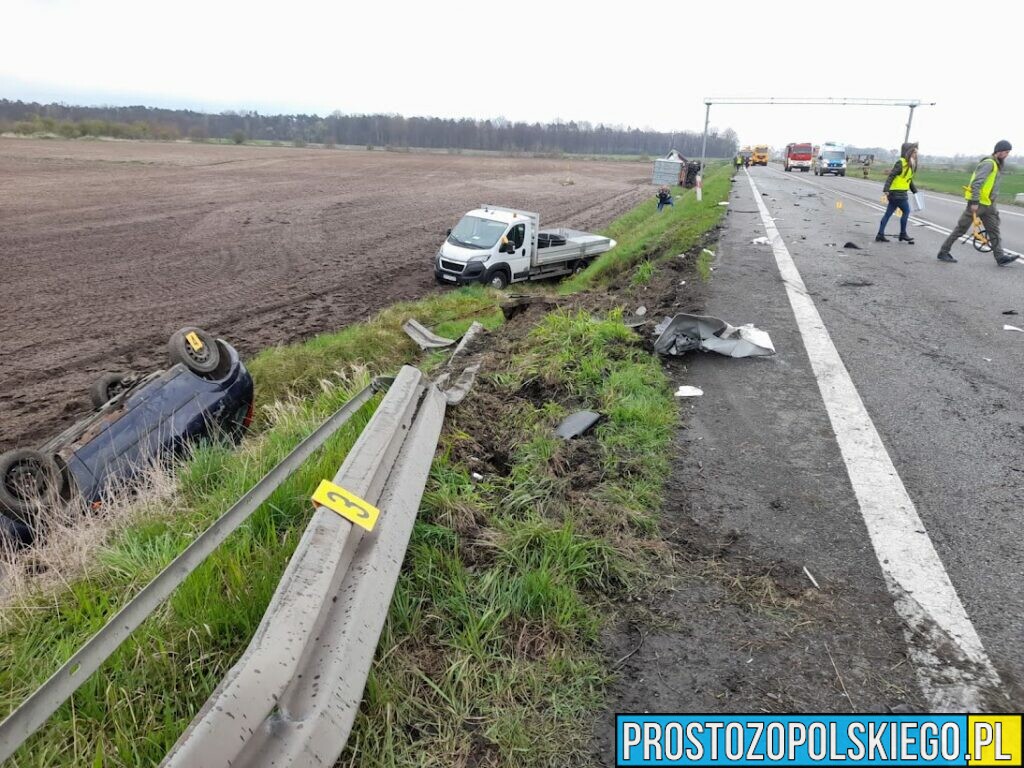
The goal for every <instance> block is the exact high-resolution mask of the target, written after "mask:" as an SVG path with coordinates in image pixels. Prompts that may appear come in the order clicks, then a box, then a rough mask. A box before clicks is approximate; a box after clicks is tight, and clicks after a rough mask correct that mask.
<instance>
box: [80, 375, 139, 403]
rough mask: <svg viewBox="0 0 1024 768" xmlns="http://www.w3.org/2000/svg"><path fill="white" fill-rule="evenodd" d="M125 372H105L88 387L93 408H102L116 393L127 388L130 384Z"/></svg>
mask: <svg viewBox="0 0 1024 768" xmlns="http://www.w3.org/2000/svg"><path fill="white" fill-rule="evenodd" d="M129 375H130V374H127V373H105V374H103V375H102V376H100V377H99V379H97V380H96V382H95V383H94V384H93V385H92V386H91V387H89V399H90V400H91V401H92V406H93V408H102V407H103V406H104V405H106V404H107V403H108V402H110V401H111V400H113V399H114V398H115V397H116V396H117V395H119V394H121V393H122V392H124V391H125V390H126V389H128V387H129V386H131V384H129V383H128V381H127V379H128V376H129Z"/></svg>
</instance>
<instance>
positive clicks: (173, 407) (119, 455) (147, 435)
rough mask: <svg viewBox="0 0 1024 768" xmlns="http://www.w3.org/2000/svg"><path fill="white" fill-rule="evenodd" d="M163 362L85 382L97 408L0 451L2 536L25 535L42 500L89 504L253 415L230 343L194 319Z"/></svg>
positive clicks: (246, 377)
mask: <svg viewBox="0 0 1024 768" xmlns="http://www.w3.org/2000/svg"><path fill="white" fill-rule="evenodd" d="M168 356H169V357H170V361H171V366H170V367H169V368H168V369H167V370H160V371H156V372H154V373H150V374H148V375H142V374H135V373H112V374H107V375H105V376H103V377H102V378H100V379H99V381H97V382H96V383H95V384H94V385H93V387H92V389H91V390H90V393H89V394H90V398H91V400H92V404H93V406H94V407H95V412H94V413H92V414H91V415H90V416H88V417H86V418H84V419H82V420H81V421H79V422H77V423H76V424H74V425H72V426H71V427H69V428H68V429H66V430H64V431H63V432H62V433H61V434H59V435H57V436H56V437H55V438H53V439H52V440H48V441H47V442H46V443H44V444H43V445H41V446H39V447H38V448H35V449H26V448H22V449H17V450H13V451H8V452H7V453H4V454H3V455H0V542H3V541H4V540H5V539H6V540H7V542H8V543H9V544H10V543H13V545H14V546H18V545H22V544H29V543H31V542H32V541H34V540H35V539H36V536H37V533H39V532H40V531H42V530H44V529H45V524H46V519H45V515H46V512H47V509H48V508H53V505H56V504H66V503H68V502H70V501H72V500H74V499H76V498H77V499H80V500H82V501H84V502H85V504H86V505H89V506H91V507H92V508H98V507H100V506H102V502H103V498H104V496H105V494H106V493H108V492H109V490H110V489H111V488H113V487H115V486H117V487H120V486H123V485H124V484H125V483H130V482H131V481H132V479H133V478H135V477H136V476H137V475H138V474H139V473H140V472H142V471H144V470H145V469H146V468H147V467H149V466H151V465H152V464H153V463H154V462H156V461H165V460H168V459H172V458H173V457H175V456H180V455H181V453H182V452H183V450H184V449H185V448H186V446H188V445H189V444H190V443H194V442H195V441H197V440H202V439H229V440H235V441H237V440H239V439H240V438H241V436H242V434H243V433H244V432H245V430H246V428H247V427H248V426H249V422H250V421H251V420H252V415H253V382H252V376H251V375H250V374H249V371H248V370H246V368H245V365H243V363H242V361H241V359H240V358H239V356H238V352H237V351H235V349H234V347H232V346H231V345H230V344H228V343H227V342H226V341H224V340H223V339H217V338H214V337H212V336H211V335H210V334H208V333H207V332H206V331H203V330H201V329H199V328H195V327H187V328H183V329H181V330H180V331H177V332H176V333H174V334H173V335H172V336H171V339H170V341H169V343H168Z"/></svg>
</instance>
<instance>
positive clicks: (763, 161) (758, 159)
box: [750, 144, 768, 165]
mask: <svg viewBox="0 0 1024 768" xmlns="http://www.w3.org/2000/svg"><path fill="white" fill-rule="evenodd" d="M750 164H751V165H768V145H767V144H755V145H754V153H753V154H752V155H751V156H750Z"/></svg>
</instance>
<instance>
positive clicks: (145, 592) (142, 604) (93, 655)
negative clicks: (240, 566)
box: [0, 377, 433, 762]
mask: <svg viewBox="0 0 1024 768" xmlns="http://www.w3.org/2000/svg"><path fill="white" fill-rule="evenodd" d="M391 381H392V379H390V378H385V377H378V378H376V379H374V380H373V382H372V383H371V384H370V385H369V386H367V387H365V388H364V389H362V390H361V391H360V392H358V393H357V394H356V395H354V396H353V397H352V398H351V399H350V400H349V401H348V402H347V403H345V404H344V405H343V406H342V407H341V408H339V409H338V410H337V411H335V412H334V413H333V414H332V415H331V416H330V417H328V418H327V420H326V421H324V423H323V424H321V425H320V426H319V427H317V429H316V430H315V431H314V432H313V433H312V434H310V435H309V436H308V437H306V438H305V439H304V440H303V441H302V442H300V443H299V444H298V445H297V446H295V448H294V449H292V451H291V453H289V454H288V455H287V456H285V458H284V459H282V460H281V462H280V463H278V464H277V466H275V467H274V468H273V469H271V470H270V471H269V472H268V473H267V474H266V475H265V476H264V477H263V479H261V480H260V481H259V482H258V483H257V484H256V485H254V486H253V487H252V488H251V489H250V490H249V491H248V492H247V493H246V494H245V495H244V496H242V498H240V499H239V500H238V501H237V502H236V503H235V504H234V505H233V506H232V507H231V508H230V509H229V510H228V511H227V512H225V513H224V514H223V515H221V517H220V518H218V520H217V521H216V522H215V523H214V524H213V525H211V526H210V527H209V528H208V529H207V530H206V531H204V532H203V533H202V534H201V535H200V536H199V537H197V538H196V539H195V541H193V542H192V543H191V544H190V545H189V546H188V547H187V548H186V549H185V550H184V551H183V552H182V553H181V554H180V555H178V556H177V557H176V558H175V559H174V560H173V561H171V563H170V564H168V565H167V567H166V568H164V569H163V570H162V571H161V572H160V573H159V574H158V575H157V576H156V578H154V579H153V581H151V582H150V583H149V584H148V585H146V586H145V587H144V588H143V589H142V590H141V591H140V592H139V593H138V594H137V595H136V596H135V597H134V598H132V599H131V600H130V601H129V602H128V603H127V604H126V605H125V606H124V607H123V608H122V609H121V610H120V611H118V612H117V614H116V615H115V616H114V617H113V618H111V619H110V620H109V621H108V622H107V623H106V625H104V627H103V628H102V629H101V630H100V631H99V632H97V633H96V634H95V635H93V637H92V638H90V639H89V640H88V641H87V642H86V643H85V644H84V645H83V646H82V647H81V648H80V649H79V650H78V651H77V652H76V653H75V654H74V655H73V656H72V657H71V658H70V659H68V660H67V662H65V663H64V665H63V666H61V668H60V669H58V670H57V671H56V672H54V673H53V675H52V676H51V677H50V679H49V680H47V681H46V682H45V683H43V684H42V685H41V686H40V687H39V688H38V689H37V690H36V691H35V693H33V694H32V695H31V696H29V697H28V698H27V699H26V700H25V701H24V702H23V703H22V704H21V706H19V707H18V708H17V709H15V710H14V711H13V712H12V713H11V714H10V715H8V716H7V717H6V718H5V719H4V721H3V722H2V723H0V762H3V761H4V760H6V759H7V758H8V757H10V756H11V755H12V754H14V752H15V750H17V749H18V747H20V746H21V745H22V744H23V743H24V742H25V741H26V740H27V739H28V738H29V736H31V735H32V734H33V733H35V732H36V730H38V729H39V727H40V726H41V725H42V724H43V723H45V722H46V720H47V719H48V718H49V717H50V715H52V714H53V713H54V712H55V711H56V710H57V708H58V707H59V706H60V705H61V704H63V703H64V702H65V701H67V700H68V699H69V698H70V697H71V695H72V694H74V692H75V691H76V690H78V688H79V686H81V685H82V683H84V682H85V681H86V680H88V679H89V676H90V675H92V673H93V672H95V671H96V670H97V669H99V667H100V665H101V664H103V662H104V661H106V660H107V659H108V658H109V657H110V655H111V654H112V653H113V652H114V651H115V650H117V648H118V647H119V646H120V645H121V643H123V642H124V641H125V640H126V639H127V638H128V636H129V635H130V634H131V633H132V632H133V631H135V629H136V628H138V626H139V625H140V624H142V622H143V621H145V620H146V619H147V618H148V617H149V615H150V614H151V613H152V612H153V611H154V610H156V608H158V607H159V606H160V605H161V604H162V603H163V602H164V600H166V599H167V598H168V597H170V595H171V593H172V592H174V590H175V589H177V587H178V586H179V585H180V584H181V583H182V582H183V581H184V580H185V579H186V578H188V576H189V575H190V574H191V573H192V572H193V571H194V570H195V569H196V568H198V567H199V565H200V564H202V562H203V561H204V560H205V559H206V558H207V557H208V556H209V555H210V554H211V553H212V552H213V551H214V550H215V549H216V548H217V547H219V546H220V545H221V544H222V543H223V541H224V540H225V539H226V538H227V537H228V536H229V535H230V534H231V533H232V532H233V531H234V530H235V529H236V528H238V526H240V525H241V524H242V523H243V522H245V521H246V520H247V519H248V518H249V516H250V515H252V513H253V512H255V511H256V510H257V509H258V508H259V506H260V505H261V504H263V502H265V501H266V500H267V499H268V498H270V495H271V494H272V493H273V492H274V491H275V490H276V489H277V488H278V486H280V485H281V483H282V482H284V481H285V479H287V477H288V476H289V475H291V473H292V472H294V471H295V470H296V469H297V468H298V467H299V465H300V464H302V462H304V461H305V460H306V459H307V458H309V456H310V455H311V454H312V453H313V452H314V451H315V450H316V449H317V448H319V447H320V446H321V445H323V443H324V442H325V441H326V440H327V439H328V438H329V437H330V436H331V435H333V434H334V433H335V432H337V431H338V429H339V428H340V427H341V426H342V425H343V424H344V423H345V422H346V421H348V420H349V418H351V417H352V415H353V414H354V413H356V412H357V411H358V410H359V409H360V408H362V406H363V405H364V404H365V403H366V402H367V401H368V400H369V399H370V398H371V397H373V395H374V393H376V392H380V391H384V390H386V389H387V388H388V385H389V384H390V382H391ZM385 399H386V398H385ZM431 455H433V453H431Z"/></svg>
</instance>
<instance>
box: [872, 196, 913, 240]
mask: <svg viewBox="0 0 1024 768" xmlns="http://www.w3.org/2000/svg"><path fill="white" fill-rule="evenodd" d="M897 208H899V210H900V234H901V235H905V234H907V220H908V219H909V218H910V198H909V197H908V196H907V195H906V194H905V193H904V194H902V195H899V194H896V193H894V192H890V193H889V204H888V205H887V206H886V207H885V213H884V214H882V223H881V224H879V225H878V234H880V235H884V234H885V225H886V224H888V223H889V219H890V218H892V215H893V214H894V213H895V212H896V209H897Z"/></svg>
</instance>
